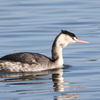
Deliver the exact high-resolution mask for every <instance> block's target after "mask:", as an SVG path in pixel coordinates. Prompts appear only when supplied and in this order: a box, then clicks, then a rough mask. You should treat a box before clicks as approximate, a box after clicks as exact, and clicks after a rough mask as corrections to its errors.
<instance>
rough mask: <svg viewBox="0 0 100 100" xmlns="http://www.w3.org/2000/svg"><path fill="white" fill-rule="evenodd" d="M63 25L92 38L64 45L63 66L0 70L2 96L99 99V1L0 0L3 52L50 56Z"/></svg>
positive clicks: (42, 99)
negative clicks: (43, 69) (20, 70)
mask: <svg viewBox="0 0 100 100" xmlns="http://www.w3.org/2000/svg"><path fill="white" fill-rule="evenodd" d="M61 29H66V30H68V31H71V32H73V33H75V34H76V35H77V37H78V38H80V39H83V40H87V41H89V42H90V43H89V44H79V43H76V44H73V45H70V46H68V47H67V48H65V49H64V50H63V56H64V61H65V66H64V68H63V69H57V70H53V71H43V72H38V73H0V100H28V99H29V100H68V99H71V100H100V84H99V83H100V68H99V67H100V44H99V42H100V39H99V38H100V33H99V32H100V1H99V0H95V1H94V0H91V1H89V0H84V1H80V0H76V1H75V0H49V1H47V0H42V1H41V0H37V1H34V0H28V1H27V0H24V1H23V0H17V1H13V0H9V2H8V0H3V1H0V56H3V55H6V54H10V53H15V52H24V51H25V52H38V53H42V54H44V55H47V56H48V57H51V53H50V52H51V46H52V42H53V40H54V38H55V36H56V35H58V34H59V33H60V31H61Z"/></svg>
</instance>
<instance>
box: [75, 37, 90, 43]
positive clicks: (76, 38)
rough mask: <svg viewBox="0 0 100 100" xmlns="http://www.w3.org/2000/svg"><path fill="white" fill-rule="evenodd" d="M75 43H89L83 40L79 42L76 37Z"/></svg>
mask: <svg viewBox="0 0 100 100" xmlns="http://www.w3.org/2000/svg"><path fill="white" fill-rule="evenodd" d="M74 41H76V42H78V43H89V42H87V41H83V40H79V39H77V38H76V37H74Z"/></svg>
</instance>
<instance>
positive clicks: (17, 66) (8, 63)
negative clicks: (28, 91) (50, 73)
mask: <svg viewBox="0 0 100 100" xmlns="http://www.w3.org/2000/svg"><path fill="white" fill-rule="evenodd" d="M75 42H79V43H88V42H86V41H82V40H79V39H78V38H77V37H76V36H75V35H74V34H73V33H71V32H68V31H66V30H62V31H61V33H60V34H59V35H58V36H57V37H56V38H55V40H54V42H53V45H52V59H50V58H48V57H46V56H44V55H42V54H38V53H29V52H21V53H14V54H9V55H6V56H3V57H1V58H0V70H1V71H6V72H34V71H42V70H48V69H54V68H62V67H63V64H64V61H63V56H62V49H63V48H64V47H66V46H67V45H68V44H72V43H75Z"/></svg>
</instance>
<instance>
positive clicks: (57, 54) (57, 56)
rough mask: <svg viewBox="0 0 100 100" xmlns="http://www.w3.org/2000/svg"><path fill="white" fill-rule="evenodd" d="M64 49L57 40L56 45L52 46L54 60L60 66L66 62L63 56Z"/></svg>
mask: <svg viewBox="0 0 100 100" xmlns="http://www.w3.org/2000/svg"><path fill="white" fill-rule="evenodd" d="M62 49H63V48H62V47H61V46H60V45H59V43H57V41H56V40H55V41H54V43H53V45H52V60H53V62H55V63H56V65H58V66H62V65H63V63H64V61H63V55H62Z"/></svg>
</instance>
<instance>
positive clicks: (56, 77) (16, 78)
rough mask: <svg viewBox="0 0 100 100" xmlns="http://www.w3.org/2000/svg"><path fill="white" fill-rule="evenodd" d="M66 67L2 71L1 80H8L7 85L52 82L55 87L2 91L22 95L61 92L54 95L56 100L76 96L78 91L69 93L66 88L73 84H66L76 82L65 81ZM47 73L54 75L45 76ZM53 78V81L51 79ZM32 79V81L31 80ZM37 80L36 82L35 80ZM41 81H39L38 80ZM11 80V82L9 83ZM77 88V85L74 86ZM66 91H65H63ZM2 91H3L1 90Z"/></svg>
mask: <svg viewBox="0 0 100 100" xmlns="http://www.w3.org/2000/svg"><path fill="white" fill-rule="evenodd" d="M68 67H69V66H65V67H64V68H68ZM63 72H64V69H54V70H49V71H42V72H34V73H32V72H31V73H0V78H2V79H3V80H1V81H0V82H6V85H5V87H6V86H7V87H9V86H11V85H15V86H16V85H24V86H25V85H38V84H52V83H53V86H52V87H53V88H42V89H41V88H35V89H18V90H13V91H2V93H14V92H16V93H18V94H20V95H24V94H27V95H28V94H41V93H50V92H61V93H62V94H61V96H54V100H63V99H65V98H76V97H78V96H77V94H76V93H68V90H67V93H66V92H65V91H66V88H67V89H68V88H70V87H71V86H66V85H68V84H74V83H70V82H64V77H63ZM47 75H52V77H44V76H47ZM49 80H52V81H49ZM30 81H31V82H30ZM34 81H36V82H34ZM38 81H39V82H38ZM9 82H10V83H9ZM74 88H76V87H74ZM63 92H64V93H63ZM0 93H1V92H0Z"/></svg>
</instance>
